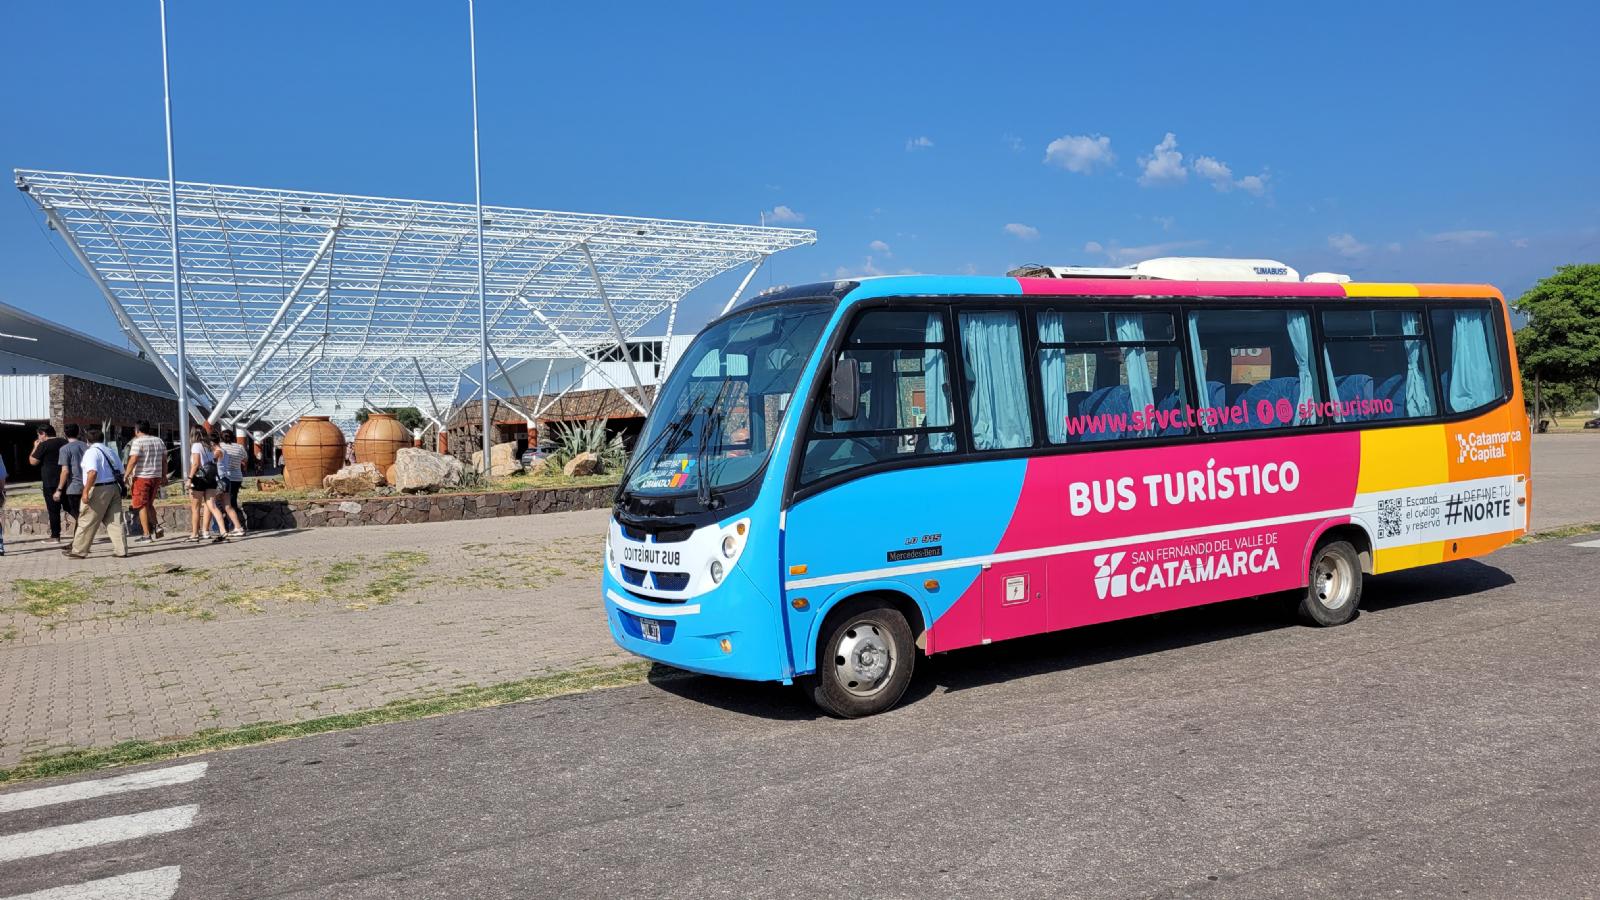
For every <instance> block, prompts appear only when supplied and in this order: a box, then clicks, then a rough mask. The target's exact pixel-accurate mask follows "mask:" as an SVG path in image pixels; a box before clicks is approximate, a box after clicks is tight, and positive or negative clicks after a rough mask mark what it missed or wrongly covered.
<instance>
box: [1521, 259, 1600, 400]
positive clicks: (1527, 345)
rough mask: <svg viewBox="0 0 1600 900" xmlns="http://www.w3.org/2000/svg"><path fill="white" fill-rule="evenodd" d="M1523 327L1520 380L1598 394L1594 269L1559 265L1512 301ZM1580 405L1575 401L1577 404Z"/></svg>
mask: <svg viewBox="0 0 1600 900" xmlns="http://www.w3.org/2000/svg"><path fill="white" fill-rule="evenodd" d="M1516 307H1517V311H1518V312H1521V313H1523V314H1524V315H1526V316H1528V324H1527V325H1525V326H1523V328H1522V329H1521V330H1519V331H1518V332H1517V335H1516V337H1517V355H1518V357H1519V358H1520V360H1521V362H1522V375H1523V379H1524V381H1527V382H1529V383H1530V384H1529V385H1528V386H1527V390H1528V392H1529V393H1530V394H1531V392H1532V388H1531V382H1532V381H1533V380H1534V379H1535V378H1538V379H1539V380H1540V381H1542V382H1543V383H1544V385H1545V387H1546V389H1547V390H1548V388H1549V385H1551V384H1557V385H1566V386H1570V387H1571V389H1572V390H1574V391H1577V392H1579V393H1581V394H1587V395H1588V397H1589V398H1590V399H1592V398H1593V396H1594V395H1595V393H1596V392H1600V264H1596V263H1583V264H1580V265H1570V266H1561V267H1560V268H1558V269H1556V273H1555V274H1554V275H1551V276H1549V277H1547V278H1542V279H1540V280H1539V283H1538V284H1535V285H1534V286H1533V287H1531V288H1529V289H1528V292H1527V293H1525V294H1523V295H1522V296H1521V297H1520V298H1518V300H1517V303H1516ZM1580 402H1581V401H1580Z"/></svg>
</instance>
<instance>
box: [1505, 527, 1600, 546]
mask: <svg viewBox="0 0 1600 900" xmlns="http://www.w3.org/2000/svg"><path fill="white" fill-rule="evenodd" d="M1596 531H1600V522H1586V523H1582V524H1578V525H1563V526H1561V527H1560V528H1547V529H1545V530H1544V531H1534V532H1529V533H1528V534H1525V535H1523V536H1522V537H1519V538H1517V539H1516V540H1515V541H1512V543H1513V544H1537V543H1539V542H1540V541H1558V540H1561V539H1562V538H1569V537H1577V536H1578V535H1580V534H1592V533H1594V532H1596Z"/></svg>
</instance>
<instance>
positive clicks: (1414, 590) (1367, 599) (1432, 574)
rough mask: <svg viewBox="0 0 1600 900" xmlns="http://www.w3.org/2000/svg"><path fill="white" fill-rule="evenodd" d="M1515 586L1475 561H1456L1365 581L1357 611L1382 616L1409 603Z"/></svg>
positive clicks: (1508, 578) (1511, 580)
mask: <svg viewBox="0 0 1600 900" xmlns="http://www.w3.org/2000/svg"><path fill="white" fill-rule="evenodd" d="M1515 582H1516V579H1515V578H1512V577H1511V575H1510V574H1509V573H1507V572H1506V571H1505V570H1503V569H1498V568H1495V567H1494V566H1491V565H1486V564H1484V563H1482V562H1479V561H1478V560H1475V559H1460V560H1456V561H1455V562H1447V563H1442V564H1440V565H1437V566H1424V567H1422V568H1420V569H1406V570H1405V571H1402V572H1391V573H1389V574H1388V575H1376V576H1372V577H1369V578H1368V579H1367V583H1366V586H1365V587H1364V588H1363V589H1362V592H1361V609H1362V611H1364V612H1383V611H1384V610H1386V609H1394V608H1396V607H1400V606H1410V605H1411V604H1413V603H1430V602H1432V601H1434V600H1449V599H1458V598H1462V597H1470V596H1472V595H1473V594H1479V593H1482V592H1484V591H1492V590H1494V589H1495V588H1501V587H1505V586H1506V585H1509V584H1514V583H1515Z"/></svg>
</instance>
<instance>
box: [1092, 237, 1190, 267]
mask: <svg viewBox="0 0 1600 900" xmlns="http://www.w3.org/2000/svg"><path fill="white" fill-rule="evenodd" d="M1205 243H1206V242H1205V241H1166V242H1164V243H1158V244H1141V245H1140V246H1137V247H1121V246H1118V245H1117V242H1116V241H1112V242H1111V243H1110V244H1102V243H1100V242H1099V241H1090V242H1088V243H1087V244H1084V245H1083V252H1085V253H1095V254H1100V255H1103V256H1105V257H1106V258H1107V259H1109V260H1110V261H1112V262H1113V263H1118V264H1126V263H1133V262H1139V261H1140V260H1146V259H1155V258H1156V257H1159V256H1171V255H1172V254H1173V253H1175V252H1177V251H1179V250H1192V249H1194V248H1195V247H1201V246H1204V245H1205Z"/></svg>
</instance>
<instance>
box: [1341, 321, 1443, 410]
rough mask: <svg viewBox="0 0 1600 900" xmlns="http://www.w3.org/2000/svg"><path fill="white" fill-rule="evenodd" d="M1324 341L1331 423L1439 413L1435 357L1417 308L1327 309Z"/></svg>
mask: <svg viewBox="0 0 1600 900" xmlns="http://www.w3.org/2000/svg"><path fill="white" fill-rule="evenodd" d="M1322 337H1323V342H1324V345H1323V348H1322V361H1323V365H1324V367H1325V369H1326V371H1325V372H1324V373H1323V374H1324V376H1325V377H1326V378H1327V379H1328V396H1329V399H1330V400H1332V401H1333V408H1332V410H1331V416H1332V418H1333V420H1334V421H1335V422H1366V421H1375V420H1384V419H1421V418H1426V417H1428V416H1432V415H1435V414H1436V413H1437V412H1438V405H1437V404H1436V403H1435V402H1434V391H1433V363H1432V359H1431V357H1432V355H1433V354H1432V353H1431V352H1429V350H1428V342H1427V339H1426V338H1424V337H1423V333H1422V312H1421V311H1420V310H1415V309H1394V308H1381V309H1380V308H1373V309H1339V310H1326V311H1324V312H1323V313H1322Z"/></svg>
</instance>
